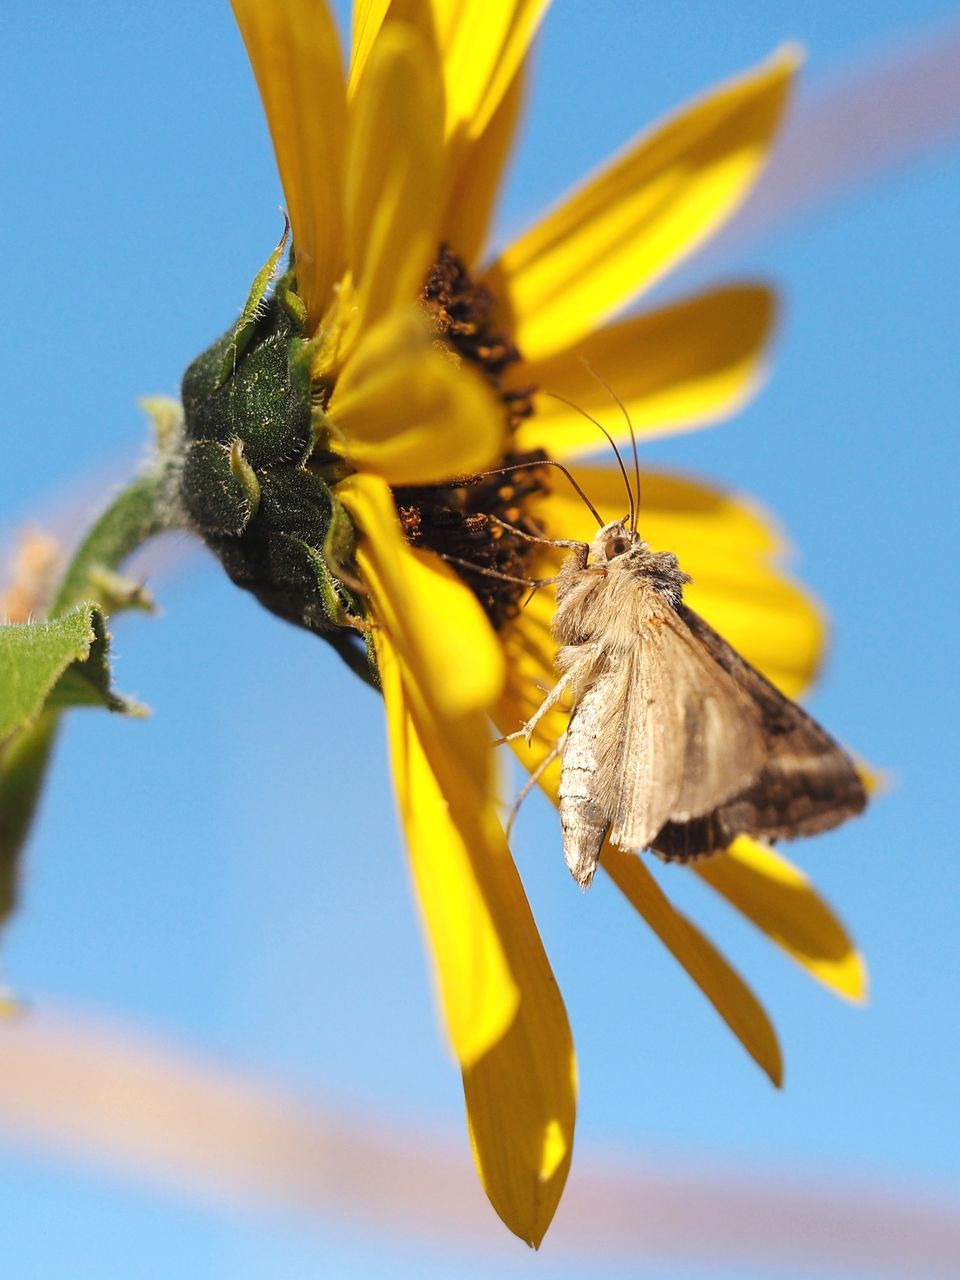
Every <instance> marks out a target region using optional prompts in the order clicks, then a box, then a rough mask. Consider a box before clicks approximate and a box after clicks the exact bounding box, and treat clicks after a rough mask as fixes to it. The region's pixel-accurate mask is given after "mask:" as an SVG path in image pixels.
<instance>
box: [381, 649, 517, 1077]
mask: <svg viewBox="0 0 960 1280" xmlns="http://www.w3.org/2000/svg"><path fill="white" fill-rule="evenodd" d="M377 652H378V658H379V663H380V669H381V677H382V680H383V692H384V700H385V703H386V711H387V723H388V725H389V730H390V755H391V760H392V764H393V775H394V783H395V786H396V790H397V797H398V803H399V806H400V812H401V815H402V818H403V825H404V830H405V832H406V837H407V844H408V847H409V851H410V863H411V868H412V871H413V876H414V881H415V883H416V886H417V896H418V900H419V902H420V908H421V911H422V913H423V918H424V923H425V926H426V929H427V933H428V935H429V937H430V944H431V948H432V950H433V956H434V960H435V963H436V970H437V985H438V988H439V993H440V1002H441V1005H442V1007H443V1011H444V1016H445V1019H446V1026H447V1031H448V1034H449V1036H450V1041H451V1044H452V1046H453V1050H454V1053H455V1054H456V1055H457V1058H458V1060H459V1061H460V1063H461V1064H462V1065H464V1066H469V1065H470V1064H471V1063H473V1062H475V1061H476V1060H477V1059H478V1058H480V1057H482V1055H483V1054H485V1053H487V1052H488V1051H489V1050H490V1049H491V1048H492V1046H493V1045H495V1044H496V1043H497V1041H498V1040H500V1039H501V1038H502V1036H503V1035H504V1034H505V1033H506V1031H507V1029H508V1027H509V1026H510V1024H511V1023H512V1022H513V1020H514V1018H515V1016H516V1012H517V1007H518V1005H519V1003H520V992H519V990H518V988H517V985H516V983H515V982H514V980H513V976H512V974H511V971H510V966H509V964H508V962H507V958H506V956H505V955H504V951H503V947H502V945H501V943H500V937H499V928H498V922H497V921H496V920H495V919H494V918H493V917H492V916H491V912H490V907H489V904H488V902H487V899H486V896H485V894H484V891H483V887H482V883H481V881H480V879H479V876H478V872H479V874H480V875H482V872H483V868H482V866H481V867H479V868H478V865H477V864H478V863H480V862H481V861H482V859H483V857H484V856H485V855H486V850H485V849H483V847H482V840H481V839H478V837H479V833H478V832H476V831H475V830H472V829H471V828H470V827H469V826H468V825H466V823H465V822H464V819H463V815H464V814H472V813H473V812H474V811H475V810H476V809H477V794H476V789H475V788H476V784H475V783H474V781H473V779H471V778H469V777H468V778H467V779H466V780H463V779H460V778H458V777H457V773H456V770H455V769H450V770H448V773H449V774H450V775H451V776H450V777H449V778H448V779H446V781H447V782H448V784H449V783H451V782H452V783H458V784H460V785H459V786H458V787H457V789H456V790H455V791H454V792H453V793H452V794H451V793H450V791H449V790H448V791H447V792H446V793H445V792H444V791H443V790H441V786H440V783H439V780H438V779H437V777H436V775H435V773H434V771H433V768H432V766H431V763H430V759H429V758H428V755H427V752H426V750H425V748H424V743H423V734H422V731H421V730H420V728H419V726H418V725H417V724H416V723H415V721H414V718H413V715H412V713H411V710H410V707H409V705H408V701H407V699H406V697H405V695H404V692H403V685H402V681H401V675H400V667H399V665H398V663H397V659H396V657H395V655H394V654H393V653H392V651H391V648H390V644H389V641H388V640H387V639H386V637H385V636H381V637H378V644H377ZM431 745H432V748H433V750H432V752H431V754H432V755H434V756H435V755H436V754H437V752H438V750H443V749H444V744H443V743H432V744H431ZM446 749H447V750H449V744H446ZM477 844H480V846H481V848H480V850H479V851H477V850H476V849H475V848H474V846H475V845H477Z"/></svg>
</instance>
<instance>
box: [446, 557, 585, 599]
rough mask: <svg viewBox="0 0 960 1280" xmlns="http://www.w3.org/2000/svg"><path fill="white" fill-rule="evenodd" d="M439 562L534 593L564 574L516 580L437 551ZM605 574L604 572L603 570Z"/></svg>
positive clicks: (512, 576)
mask: <svg viewBox="0 0 960 1280" xmlns="http://www.w3.org/2000/svg"><path fill="white" fill-rule="evenodd" d="M437 554H438V555H439V557H440V559H441V560H446V562H447V563H448V564H457V565H460V567H461V568H463V569H469V570H470V571H471V572H473V573H480V574H483V576H484V577H485V578H497V579H499V581H500V582H516V583H519V585H520V586H521V587H532V588H533V589H534V591H536V590H537V588H538V587H549V586H552V585H553V584H554V583H555V582H559V581H560V580H561V578H562V577H566V576H567V575H565V574H558V575H557V576H556V577H553V578H518V577H516V576H515V575H514V574H512V573H501V572H500V570H499V569H488V568H486V566H485V565H482V564H474V562H473V561H472V560H464V558H463V557H462V556H451V555H449V554H448V553H447V552H446V551H438V552H437ZM604 572H606V570H604Z"/></svg>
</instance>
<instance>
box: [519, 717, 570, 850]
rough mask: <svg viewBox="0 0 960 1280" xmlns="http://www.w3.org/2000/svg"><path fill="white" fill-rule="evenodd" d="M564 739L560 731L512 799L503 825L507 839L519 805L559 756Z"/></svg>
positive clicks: (564, 736)
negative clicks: (514, 798)
mask: <svg viewBox="0 0 960 1280" xmlns="http://www.w3.org/2000/svg"><path fill="white" fill-rule="evenodd" d="M566 740H567V735H566V734H565V733H562V734H561V735H560V737H559V738H558V739H557V740H556V742H555V743H554V744H553V746H552V747H551V748H550V750H549V751H548V752H547V754H546V755H545V756H544V757H543V759H542V760H541V761H540V763H539V764H538V765H537V767H536V768H535V769H534V771H533V773H531V775H530V777H529V778H528V779H527V780H526V782H525V783H524V784H523V786H522V787H521V788H520V790H519V791H518V792H517V798H516V800H514V802H513V805H512V806H511V809H510V814H509V816H508V818H507V824H506V826H505V827H504V834H505V835H506V837H507V839H508V840H509V838H510V832H511V831H512V830H513V824H514V822H516V820H517V814H518V813H519V812H520V806H521V805H522V804H523V802H524V800H526V798H527V796H528V795H529V794H530V792H531V791H532V790H533V788H534V787H535V786H536V785H537V783H538V782H539V781H540V779H541V778H542V777H543V775H544V774H545V773H546V771H547V770H548V769H549V768H550V766H551V765H552V764H553V762H554V760H556V758H557V756H559V755H560V753H561V751H563V745H564V743H565V742H566Z"/></svg>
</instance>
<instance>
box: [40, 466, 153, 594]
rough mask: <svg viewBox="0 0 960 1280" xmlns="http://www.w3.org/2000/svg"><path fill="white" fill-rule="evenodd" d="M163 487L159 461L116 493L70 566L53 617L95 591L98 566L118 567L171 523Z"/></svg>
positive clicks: (59, 591)
mask: <svg viewBox="0 0 960 1280" xmlns="http://www.w3.org/2000/svg"><path fill="white" fill-rule="evenodd" d="M164 489H165V470H164V467H163V466H162V465H161V464H160V463H159V462H158V463H155V464H154V465H153V466H152V467H151V468H150V470H149V471H147V472H145V473H144V474H142V475H139V476H137V477H136V479H134V480H132V481H131V482H130V483H129V484H128V485H127V486H126V487H125V488H124V489H122V490H121V491H120V493H119V494H117V496H116V497H115V498H114V500H113V502H111V503H110V505H109V506H108V507H107V509H106V511H104V512H103V514H102V515H101V516H100V517H99V518H98V519H97V521H96V522H95V523H94V525H93V527H92V528H91V529H90V531H89V533H88V534H87V536H86V537H85V538H84V539H83V541H82V542H81V543H80V546H79V547H78V548H77V550H76V552H75V554H74V556H73V559H72V560H71V561H70V563H69V565H68V566H67V568H66V571H65V573H64V575H63V579H62V581H61V583H60V587H59V589H58V591H57V594H56V596H55V597H54V600H53V603H52V605H51V607H50V616H51V617H56V616H57V615H58V614H61V613H64V612H65V611H66V610H67V609H70V608H72V607H73V606H74V605H76V604H79V603H80V602H81V601H83V600H85V599H87V598H88V597H89V596H90V595H91V593H92V594H93V595H95V594H96V593H95V591H94V589H93V587H92V584H91V574H92V573H93V572H94V571H95V570H97V569H109V570H114V569H119V568H120V566H121V565H122V564H123V562H124V560H126V559H127V557H128V556H130V555H132V554H133V552H134V551H136V550H137V548H138V547H140V546H142V544H143V543H144V542H147V541H148V540H149V539H150V538H152V537H153V536H154V535H155V534H158V533H162V532H163V530H164V529H167V528H170V527H171V521H170V519H169V516H168V514H167V512H168V504H167V503H166V501H165V498H164Z"/></svg>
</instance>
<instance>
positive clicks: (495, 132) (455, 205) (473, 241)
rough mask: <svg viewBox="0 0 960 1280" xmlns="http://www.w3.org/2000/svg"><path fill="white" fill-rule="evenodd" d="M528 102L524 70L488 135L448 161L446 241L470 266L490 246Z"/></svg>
mask: <svg viewBox="0 0 960 1280" xmlns="http://www.w3.org/2000/svg"><path fill="white" fill-rule="evenodd" d="M523 98H524V76H523V72H522V70H521V71H519V72H518V73H517V74H516V75H515V76H514V78H513V83H512V84H511V86H510V88H509V89H508V90H507V92H506V93H505V94H504V96H503V100H502V102H501V103H500V105H499V107H498V108H497V110H496V111H495V113H494V115H493V117H492V118H491V120H490V123H489V124H488V125H487V127H486V129H484V131H483V133H482V134H480V136H479V137H478V138H475V139H465V140H464V141H463V142H462V143H461V144H460V145H458V146H457V147H455V148H453V153H452V154H451V155H450V156H449V159H448V164H449V166H450V169H451V175H450V178H449V183H448V194H447V196H446V200H445V207H444V212H443V215H442V217H441V219H440V238H441V240H442V241H443V243H444V244H448V245H450V246H451V248H452V249H453V250H454V252H455V253H456V254H457V255H458V256H459V257H460V258H461V259H462V260H463V261H464V262H465V263H466V264H467V265H468V266H474V265H475V264H476V262H477V260H478V259H479V257H480V255H481V254H482V252H483V249H484V246H485V244H486V240H487V235H488V232H489V228H490V222H491V220H492V217H493V211H494V209H495V207H496V201H497V196H498V193H499V187H500V181H501V179H502V177H503V171H504V169H505V168H506V165H507V160H508V159H509V157H510V150H511V147H512V144H513V140H514V136H515V132H516V126H517V120H518V118H519V115H520V110H521V107H522V106H523Z"/></svg>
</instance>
